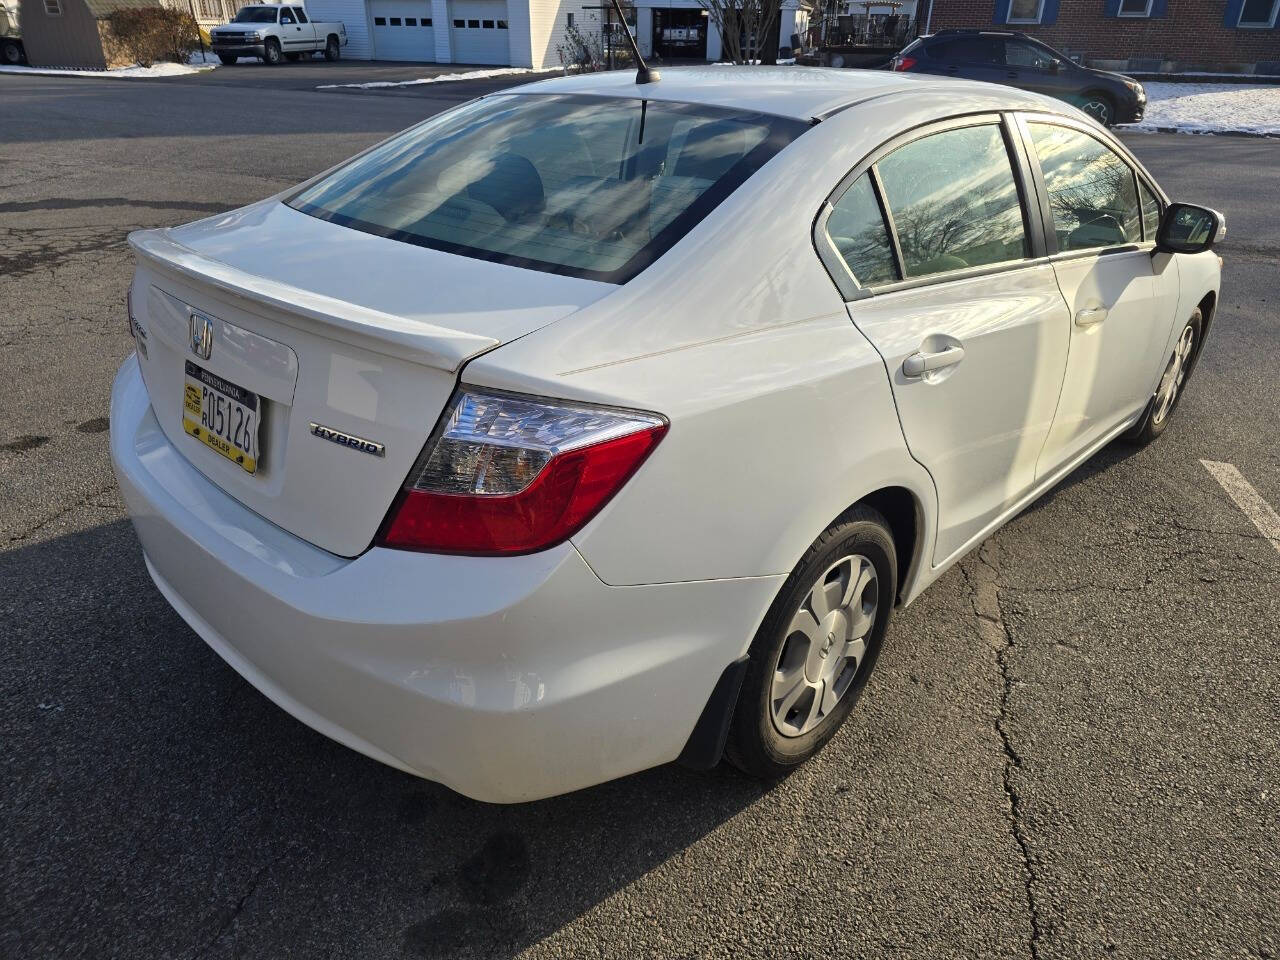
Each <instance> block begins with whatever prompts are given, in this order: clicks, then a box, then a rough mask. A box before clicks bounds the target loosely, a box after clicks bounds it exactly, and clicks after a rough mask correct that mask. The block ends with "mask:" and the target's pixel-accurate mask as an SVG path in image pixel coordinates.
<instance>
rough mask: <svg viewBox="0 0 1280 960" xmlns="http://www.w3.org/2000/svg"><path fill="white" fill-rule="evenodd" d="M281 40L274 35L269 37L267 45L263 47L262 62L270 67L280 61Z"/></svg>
mask: <svg viewBox="0 0 1280 960" xmlns="http://www.w3.org/2000/svg"><path fill="white" fill-rule="evenodd" d="M280 58H281V54H280V41H279V40H276V39H275V38H274V37H267V43H266V46H264V47H263V48H262V62H263V63H265V64H266V65H267V66H269V67H274V66H275V65H276V64H277V63H279V62H280Z"/></svg>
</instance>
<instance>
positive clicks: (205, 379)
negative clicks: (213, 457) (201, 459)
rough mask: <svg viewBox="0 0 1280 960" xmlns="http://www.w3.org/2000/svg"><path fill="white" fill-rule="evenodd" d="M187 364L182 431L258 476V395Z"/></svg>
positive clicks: (191, 364)
mask: <svg viewBox="0 0 1280 960" xmlns="http://www.w3.org/2000/svg"><path fill="white" fill-rule="evenodd" d="M184 362H185V363H186V385H185V389H184V390H183V396H182V429H183V430H185V431H186V432H187V433H188V434H189V435H191V436H193V437H195V438H196V439H197V440H199V441H200V442H201V443H203V444H204V445H205V446H206V447H209V448H210V449H211V450H216V451H217V452H218V453H220V454H222V455H223V456H224V457H226V458H227V459H228V460H230V461H231V462H232V463H236V464H239V465H240V466H241V467H243V468H244V470H245V471H246V472H247V473H257V472H258V459H259V453H260V451H259V449H258V414H259V412H260V411H261V409H262V404H261V402H260V401H259V398H258V395H257V394H256V393H253V392H252V391H249V390H246V389H245V388H244V387H241V386H239V385H237V384H234V383H232V382H231V381H230V380H224V379H223V378H222V377H220V376H218V375H217V374H216V373H210V372H209V371H208V370H206V369H204V368H203V367H199V366H196V364H194V363H192V362H191V361H190V360H187V361H184Z"/></svg>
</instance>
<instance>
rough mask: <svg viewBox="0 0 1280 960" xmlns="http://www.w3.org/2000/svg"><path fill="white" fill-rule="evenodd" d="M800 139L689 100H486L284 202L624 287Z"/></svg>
mask: <svg viewBox="0 0 1280 960" xmlns="http://www.w3.org/2000/svg"><path fill="white" fill-rule="evenodd" d="M806 129H808V124H806V123H805V122H803V121H800V120H794V119H790V118H785V117H776V116H771V115H766V114H759V113H750V112H744V111H741V110H731V109H724V108H718V107H709V106H705V105H702V104H685V103H671V102H663V101H641V100H638V99H622V98H617V99H611V98H604V97H591V96H554V95H551V96H549V95H528V94H526V95H514V94H506V95H497V96H491V97H484V98H482V99H480V100H477V101H474V102H472V103H470V104H467V105H465V106H462V107H459V108H458V109H456V110H452V111H449V112H448V113H445V114H441V115H439V116H437V117H434V118H432V119H431V120H428V121H427V122H426V123H423V124H420V125H419V126H417V127H414V128H412V129H410V130H408V131H406V132H405V133H403V134H401V135H400V136H398V137H396V138H394V139H392V140H390V141H388V142H387V143H384V144H382V145H381V146H379V147H376V148H375V149H373V150H371V151H370V152H368V153H366V154H364V155H363V156H361V157H358V158H356V159H355V160H353V161H351V162H350V163H348V164H347V165H346V166H344V167H342V168H340V169H339V170H337V171H336V172H334V173H332V174H330V175H329V176H328V177H326V178H324V179H323V180H320V181H319V182H318V183H315V184H312V185H311V186H308V187H305V188H303V189H302V190H300V191H299V192H297V193H296V194H294V195H293V196H292V197H290V198H289V199H288V200H287V201H286V202H287V203H288V204H289V205H290V206H292V207H293V208H294V209H296V210H300V211H302V212H303V213H307V214H310V215H311V216H315V217H319V218H321V219H324V220H329V221H331V222H334V223H339V224H342V225H343V226H347V227H350V228H352V229H355V230H362V231H365V232H367V233H374V234H377V235H379V236H385V237H390V238H392V239H395V240H400V241H403V242H406V243H414V244H418V245H420V246H426V247H432V248H434V249H437V250H446V251H449V252H451V253H458V254H461V255H464V256H471V257H477V258H479V259H483V260H492V261H496V262H499V263H507V264H511V265H513V266H520V267H527V268H530V269H535V270H545V271H549V272H552V273H563V274H568V275H571V276H578V277H584V278H587V279H593V280H604V281H608V282H613V283H624V282H626V280H628V279H630V278H631V277H632V276H634V275H635V274H636V273H638V272H639V271H640V270H642V269H644V267H645V266H647V265H648V264H649V263H651V262H652V261H653V260H655V259H656V258H657V257H659V256H661V255H662V253H663V252H665V251H666V250H667V249H668V248H669V247H670V246H671V245H672V244H674V243H675V242H676V241H677V240H679V239H680V238H681V237H682V236H684V235H685V234H686V233H688V232H689V230H691V229H692V228H693V227H694V226H695V225H696V224H697V223H698V222H700V221H701V220H702V219H703V218H704V217H706V215H707V214H708V213H710V212H711V211H712V210H713V209H715V207H716V206H717V205H718V204H719V203H721V201H723V200H724V199H725V198H726V197H727V196H729V194H731V193H732V192H733V191H734V190H735V189H736V188H737V187H738V186H739V185H741V184H742V183H743V182H744V181H745V180H746V179H747V178H748V177H750V176H751V175H752V174H753V173H754V172H755V171H756V170H758V169H759V168H760V167H761V166H762V165H763V164H764V163H765V162H766V161H768V160H769V158H770V157H772V156H773V155H774V154H776V153H777V152H778V151H779V150H781V149H782V148H783V147H785V146H786V145H787V144H788V143H790V142H791V141H792V140H794V139H795V138H796V137H798V136H800V135H801V134H802V133H804V131H805V130H806Z"/></svg>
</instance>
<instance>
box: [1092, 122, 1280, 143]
mask: <svg viewBox="0 0 1280 960" xmlns="http://www.w3.org/2000/svg"><path fill="white" fill-rule="evenodd" d="M1113 129H1115V130H1117V131H1118V132H1120V133H1185V134H1189V135H1190V136H1193V137H1242V138H1244V139H1247V140H1280V133H1254V132H1253V131H1252V130H1187V129H1185V128H1183V127H1164V126H1161V127H1135V126H1131V125H1129V124H1117V125H1116V126H1115V127H1114V128H1113Z"/></svg>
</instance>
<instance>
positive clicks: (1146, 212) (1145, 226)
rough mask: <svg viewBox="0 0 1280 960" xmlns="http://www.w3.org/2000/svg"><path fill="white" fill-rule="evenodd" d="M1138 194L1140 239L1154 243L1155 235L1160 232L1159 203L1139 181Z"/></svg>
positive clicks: (1149, 189) (1148, 188)
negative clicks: (1139, 197) (1139, 195)
mask: <svg viewBox="0 0 1280 960" xmlns="http://www.w3.org/2000/svg"><path fill="white" fill-rule="evenodd" d="M1138 187H1139V190H1138V192H1139V194H1141V196H1142V239H1143V240H1145V241H1147V243H1154V242H1155V239H1156V233H1157V232H1158V231H1159V230H1160V201H1159V200H1158V199H1157V198H1156V195H1155V194H1154V193H1152V192H1151V188H1150V187H1148V186H1147V185H1146V184H1145V183H1143V182H1142V181H1141V180H1139V181H1138Z"/></svg>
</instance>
